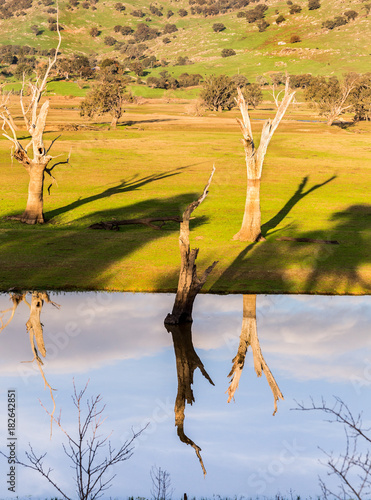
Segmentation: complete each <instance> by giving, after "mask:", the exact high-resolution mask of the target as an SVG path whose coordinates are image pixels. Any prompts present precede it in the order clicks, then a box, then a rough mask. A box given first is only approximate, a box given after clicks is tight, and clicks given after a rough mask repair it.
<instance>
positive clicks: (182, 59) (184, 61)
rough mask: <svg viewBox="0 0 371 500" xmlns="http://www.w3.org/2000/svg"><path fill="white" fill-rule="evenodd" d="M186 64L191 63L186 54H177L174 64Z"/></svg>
mask: <svg viewBox="0 0 371 500" xmlns="http://www.w3.org/2000/svg"><path fill="white" fill-rule="evenodd" d="M187 64H192V63H191V61H190V60H189V59H188V56H178V58H177V60H176V63H175V65H176V66H186V65H187Z"/></svg>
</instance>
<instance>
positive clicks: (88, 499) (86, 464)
mask: <svg viewBox="0 0 371 500" xmlns="http://www.w3.org/2000/svg"><path fill="white" fill-rule="evenodd" d="M86 389H87V384H86V386H85V387H84V389H83V390H81V391H80V392H77V390H76V386H75V385H74V394H73V397H72V400H73V403H74V405H75V407H76V410H77V420H78V432H77V437H76V438H74V437H73V436H72V435H71V434H70V433H69V432H67V431H66V430H65V429H64V428H63V427H62V425H61V421H60V418H58V419H55V418H54V416H53V415H52V413H49V412H48V411H47V410H46V412H47V413H48V415H49V416H50V417H51V418H52V419H53V420H54V422H55V423H56V424H57V425H58V427H59V428H60V429H61V431H62V432H63V433H64V434H65V436H66V437H67V442H68V444H67V446H63V449H64V452H65V454H66V455H67V457H68V458H69V459H70V461H71V462H72V464H73V465H72V468H73V469H74V470H75V483H76V492H77V497H78V499H79V500H94V499H97V498H100V497H101V496H102V495H103V492H104V491H106V490H108V488H109V487H110V486H111V483H112V480H113V479H114V477H115V474H113V475H111V476H110V475H109V474H108V473H109V472H110V470H111V468H112V466H113V465H116V464H119V463H121V462H124V461H126V460H128V459H129V458H130V457H131V456H132V454H133V443H134V441H135V439H136V438H137V437H138V436H139V435H140V434H141V433H142V431H143V430H144V429H141V430H140V431H139V432H137V433H134V432H133V434H132V437H131V438H130V439H128V440H127V441H126V442H125V443H124V444H123V445H122V446H121V447H120V448H119V449H118V450H116V449H115V448H113V447H112V446H111V443H110V441H109V440H108V438H109V436H106V437H102V436H101V434H100V431H101V429H100V427H101V426H102V424H103V422H104V420H105V418H103V416H102V414H103V412H104V409H105V405H101V401H102V398H101V396H100V395H98V396H95V397H92V398H90V399H88V400H87V402H86V406H87V409H86V414H84V410H83V398H84V395H85V392H86ZM106 447H108V453H107V455H106V456H104V457H103V456H101V453H102V451H103V449H105V448H106ZM45 455H46V453H44V454H43V455H37V454H36V453H35V451H34V449H33V448H32V446H31V445H30V451H29V452H26V457H27V460H28V462H27V463H24V462H21V461H20V460H17V462H16V463H17V464H19V465H22V466H24V467H26V468H28V469H31V470H34V471H37V472H39V473H40V474H41V476H43V477H44V478H45V479H47V480H48V481H49V483H50V484H51V485H52V486H54V488H55V489H56V490H57V491H58V492H59V493H60V494H61V495H62V496H63V497H64V498H65V499H66V500H72V498H73V497H74V496H73V497H71V496H69V495H67V494H66V493H64V492H63V491H62V489H61V488H60V486H58V484H57V482H56V480H55V479H52V477H51V473H52V469H50V468H45V466H44V463H43V459H44V457H45ZM107 474H108V477H107Z"/></svg>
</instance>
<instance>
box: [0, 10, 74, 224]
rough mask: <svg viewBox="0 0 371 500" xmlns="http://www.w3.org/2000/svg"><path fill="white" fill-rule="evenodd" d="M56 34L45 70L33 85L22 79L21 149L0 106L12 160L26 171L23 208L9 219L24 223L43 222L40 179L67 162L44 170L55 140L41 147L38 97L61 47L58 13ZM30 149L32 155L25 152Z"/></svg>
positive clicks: (42, 111) (42, 113) (42, 118)
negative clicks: (26, 140) (26, 138)
mask: <svg viewBox="0 0 371 500" xmlns="http://www.w3.org/2000/svg"><path fill="white" fill-rule="evenodd" d="M57 32H58V40H59V41H58V45H57V48H56V50H55V54H54V57H52V58H49V63H48V65H47V67H46V70H45V73H44V75H43V76H42V77H41V76H37V77H36V80H35V82H32V81H29V82H28V83H27V86H26V82H25V78H24V77H23V83H22V89H21V93H20V106H21V112H22V116H23V120H24V122H25V125H26V128H27V131H28V133H29V134H30V136H31V140H30V141H29V143H28V144H27V145H26V146H25V147H23V145H22V144H21V142H20V140H19V139H18V138H17V133H16V127H15V124H14V120H13V118H12V115H11V113H10V111H9V109H8V107H7V102H5V103H3V105H2V106H0V119H1V120H2V130H3V136H4V137H6V138H7V139H9V140H10V141H11V142H12V143H13V148H12V157H13V158H15V159H16V160H17V161H18V162H19V163H20V164H21V165H22V166H23V167H24V168H25V169H26V171H27V172H28V174H29V185H28V199H27V205H26V209H25V211H24V212H23V214H22V215H19V216H14V217H11V218H12V219H15V220H20V221H22V222H25V223H27V224H37V223H40V224H43V223H44V222H45V219H44V213H43V190H44V177H45V174H48V175H49V176H50V177H51V179H52V182H53V181H55V179H54V176H53V174H52V170H53V169H54V168H55V167H56V166H57V165H59V164H61V163H68V161H69V158H67V160H65V161H59V162H58V163H56V164H54V165H53V166H51V167H48V164H49V162H50V161H51V160H52V159H53V156H51V155H50V154H49V151H50V149H51V147H52V145H53V143H54V142H55V141H52V143H51V145H50V146H49V148H48V149H46V148H45V146H44V141H43V134H44V130H45V125H46V119H47V115H48V110H49V100H45V101H44V102H43V104H42V105H41V107H40V102H41V98H42V96H43V94H44V91H45V89H46V85H47V82H48V78H49V76H50V72H51V70H52V68H53V67H54V65H55V63H56V61H57V57H58V51H59V48H60V45H61V41H62V38H61V34H60V31H59V24H58V14H57ZM26 87H27V89H26ZM31 147H32V153H31V154H29V153H28V150H29V148H31Z"/></svg>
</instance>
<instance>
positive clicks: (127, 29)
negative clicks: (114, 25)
mask: <svg viewBox="0 0 371 500" xmlns="http://www.w3.org/2000/svg"><path fill="white" fill-rule="evenodd" d="M132 33H134V30H133V28H131V27H130V26H122V28H121V34H122V35H124V36H126V35H131V34H132Z"/></svg>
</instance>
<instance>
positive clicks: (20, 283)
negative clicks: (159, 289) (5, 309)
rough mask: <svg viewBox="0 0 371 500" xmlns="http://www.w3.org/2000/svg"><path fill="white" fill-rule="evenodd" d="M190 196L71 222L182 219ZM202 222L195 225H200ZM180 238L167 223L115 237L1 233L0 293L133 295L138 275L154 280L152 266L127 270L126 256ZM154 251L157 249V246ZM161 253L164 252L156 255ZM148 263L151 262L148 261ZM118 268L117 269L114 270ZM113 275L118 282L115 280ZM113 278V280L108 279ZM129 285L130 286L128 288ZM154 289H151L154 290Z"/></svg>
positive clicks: (81, 232) (138, 264)
mask: <svg viewBox="0 0 371 500" xmlns="http://www.w3.org/2000/svg"><path fill="white" fill-rule="evenodd" d="M195 196H196V195H195V193H191V192H190V193H185V194H182V195H178V196H173V197H168V198H163V199H157V198H155V199H151V200H145V201H141V202H138V203H134V204H132V205H129V206H125V207H121V208H118V209H111V210H103V211H100V212H95V213H93V214H89V216H85V217H82V218H80V219H78V220H77V221H76V222H77V224H79V226H80V227H81V225H84V224H85V221H86V225H87V226H88V225H89V223H91V220H96V221H99V220H101V219H102V218H104V219H109V218H112V217H120V218H123V219H125V218H132V217H133V214H135V215H136V216H137V217H142V218H146V217H156V216H166V215H169V214H170V215H178V216H181V214H182V213H183V211H184V209H185V207H186V206H187V205H188V204H189V202H190V201H191V200H193V199H194V198H195ZM206 220H207V218H206V217H204V218H198V219H197V220H196V221H194V224H196V225H201V224H203V223H205V222H206ZM172 233H175V234H176V235H178V233H179V224H178V223H174V222H171V223H169V224H166V225H165V226H164V228H163V229H161V230H154V229H150V228H147V227H142V226H138V227H137V226H128V227H126V228H125V229H124V230H120V231H104V230H91V229H78V230H76V229H73V228H68V229H67V228H63V229H62V228H60V229H53V230H45V228H42V227H37V226H33V227H31V228H30V227H26V228H25V229H24V230H19V229H17V230H12V229H10V230H6V231H2V232H0V263H1V266H0V289H1V290H7V289H8V288H9V287H16V288H17V289H33V290H35V289H38V290H40V289H48V290H50V289H55V290H76V289H80V290H104V289H107V287H108V286H110V288H112V286H111V285H112V283H113V282H114V286H113V288H114V289H119V290H126V291H130V290H131V291H132V290H134V289H136V285H135V283H136V280H137V279H138V278H140V274H141V273H148V276H149V277H148V278H146V280H145V281H146V282H147V283H150V284H151V286H152V281H151V280H152V278H151V275H152V274H151V273H155V274H156V266H157V261H156V258H155V257H153V255H155V254H154V250H153V249H152V251H151V252H152V253H150V254H149V255H152V257H146V256H145V255H144V254H142V255H141V256H140V258H139V260H135V263H133V264H132V260H131V259H130V256H131V255H132V254H134V253H135V252H137V251H138V250H139V249H141V248H142V247H145V246H146V245H149V244H151V243H153V242H155V241H159V240H161V239H163V238H165V237H168V236H169V234H172ZM159 248H163V247H161V245H159ZM160 251H161V252H163V251H164V250H163V249H162V250H160ZM148 259H153V260H148ZM118 262H121V263H122V265H120V266H117V263H118ZM116 274H117V279H116ZM112 277H113V278H112ZM128 283H130V285H128ZM153 289H155V286H154V285H153Z"/></svg>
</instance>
